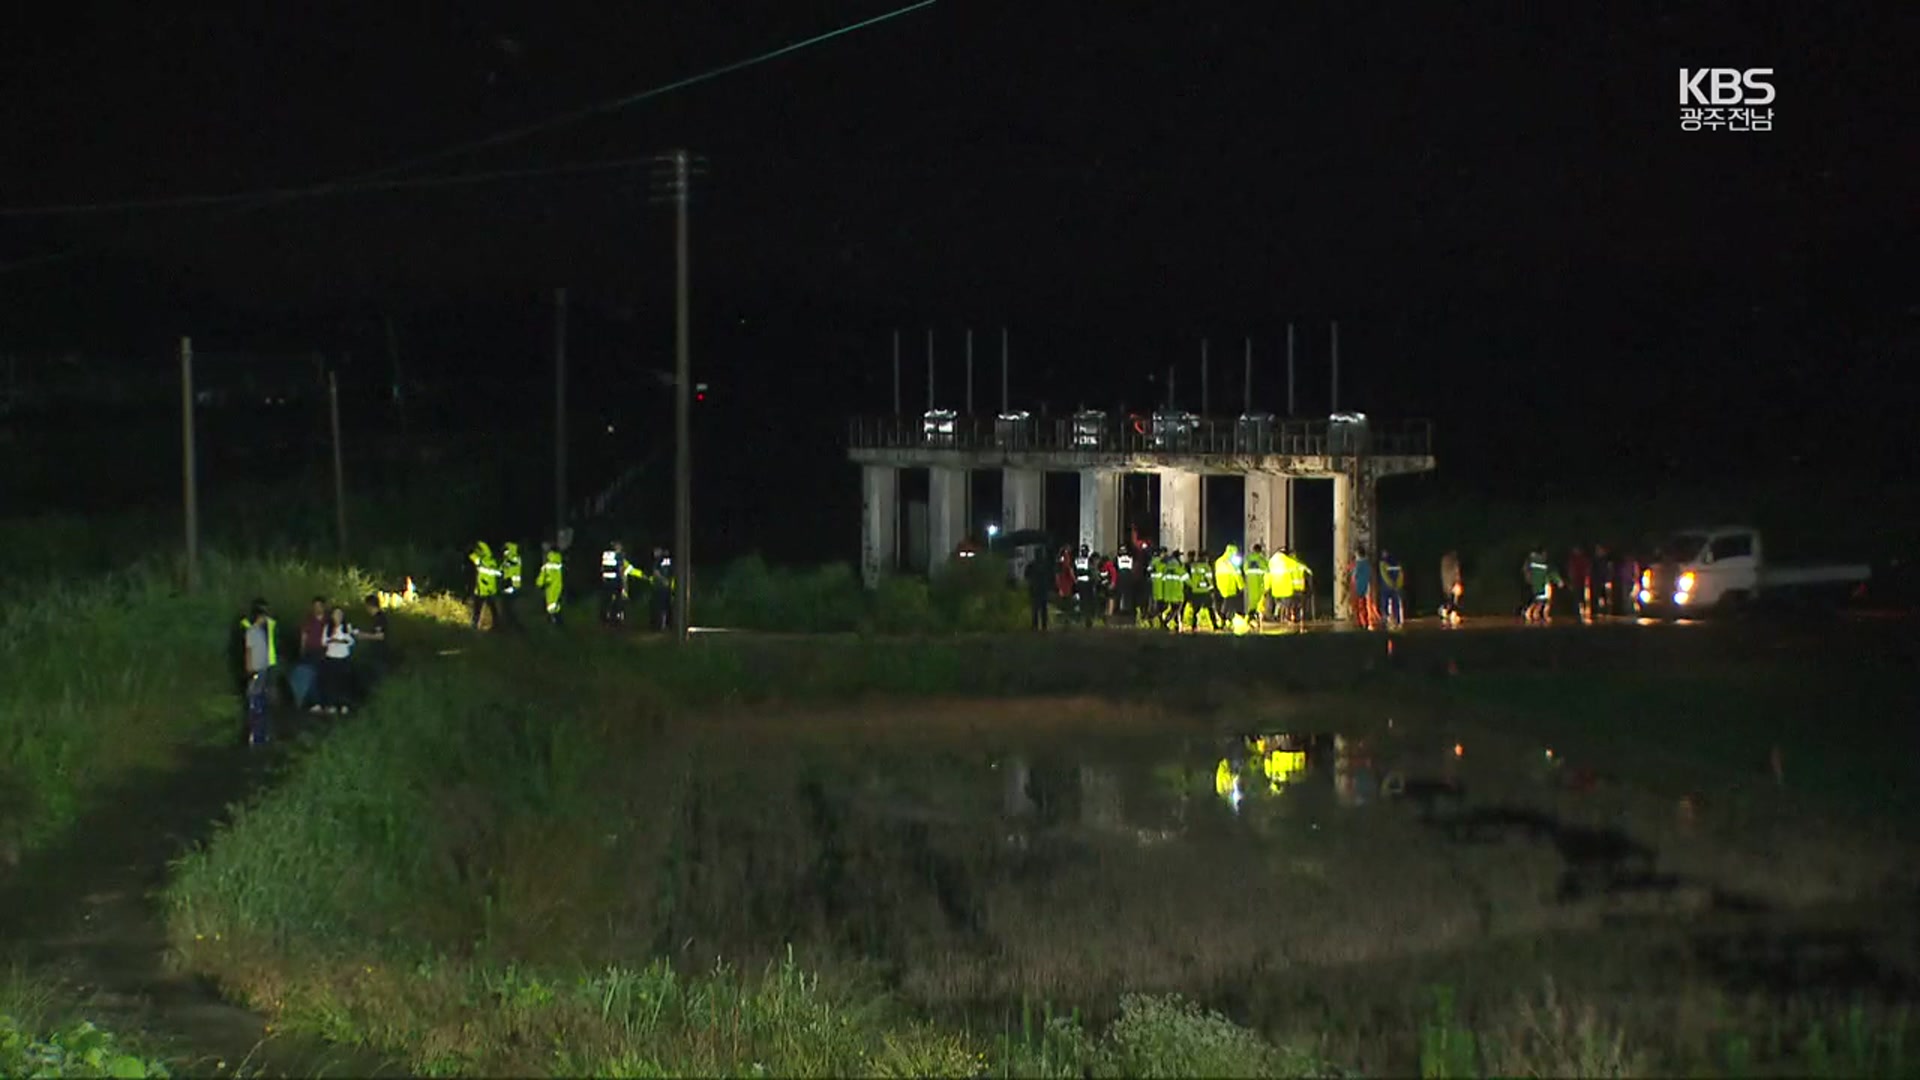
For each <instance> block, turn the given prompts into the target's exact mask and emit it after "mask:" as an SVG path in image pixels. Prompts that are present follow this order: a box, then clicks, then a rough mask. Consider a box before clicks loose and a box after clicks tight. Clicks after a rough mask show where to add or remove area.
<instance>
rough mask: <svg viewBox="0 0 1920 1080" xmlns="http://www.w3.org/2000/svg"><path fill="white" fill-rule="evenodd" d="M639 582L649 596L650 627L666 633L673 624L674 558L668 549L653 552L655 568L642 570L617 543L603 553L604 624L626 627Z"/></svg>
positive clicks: (652, 565)
mask: <svg viewBox="0 0 1920 1080" xmlns="http://www.w3.org/2000/svg"><path fill="white" fill-rule="evenodd" d="M635 582H638V583H639V584H638V586H637V587H638V588H639V589H640V590H643V591H644V592H645V593H646V595H647V626H648V628H649V629H651V630H654V631H658V632H665V631H666V630H667V629H668V627H670V626H671V625H672V622H673V591H674V588H675V585H674V570H673V555H672V553H671V552H669V551H668V550H667V549H666V548H663V547H656V548H654V549H653V561H652V564H651V566H641V565H640V564H638V563H635V562H634V561H632V560H631V559H629V558H627V553H626V549H625V548H623V547H622V546H621V545H620V541H618V540H615V541H614V542H612V543H611V544H608V545H607V549H606V550H605V551H603V552H601V553H600V622H601V624H602V625H604V626H613V627H619V626H625V625H626V622H627V605H628V603H629V602H630V601H631V600H632V599H633V592H634V589H635V587H636V586H635V584H634V583H635Z"/></svg>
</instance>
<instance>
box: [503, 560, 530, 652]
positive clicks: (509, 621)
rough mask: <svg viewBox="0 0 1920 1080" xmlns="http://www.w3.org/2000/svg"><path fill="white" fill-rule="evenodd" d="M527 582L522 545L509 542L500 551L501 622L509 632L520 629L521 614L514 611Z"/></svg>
mask: <svg viewBox="0 0 1920 1080" xmlns="http://www.w3.org/2000/svg"><path fill="white" fill-rule="evenodd" d="M525 581H526V568H525V567H524V566H523V565H522V564H521V561H520V545H519V543H518V542H517V541H513V540H509V541H507V543H506V546H504V547H503V548H501V551H500V621H501V623H502V624H503V625H505V626H506V627H507V629H509V630H517V629H519V627H520V613H519V612H517V611H515V610H514V609H513V605H514V604H515V603H517V602H518V601H519V598H520V586H521V585H522V584H524V583H525Z"/></svg>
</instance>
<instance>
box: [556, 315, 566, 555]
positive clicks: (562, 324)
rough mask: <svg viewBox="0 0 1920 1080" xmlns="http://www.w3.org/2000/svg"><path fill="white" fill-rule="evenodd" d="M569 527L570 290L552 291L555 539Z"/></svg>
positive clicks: (558, 538) (557, 539) (557, 540)
mask: <svg viewBox="0 0 1920 1080" xmlns="http://www.w3.org/2000/svg"><path fill="white" fill-rule="evenodd" d="M566 529H567V290H565V289H555V290H553V542H554V543H556V544H558V543H559V542H560V535H561V534H562V533H564V532H565V531H566Z"/></svg>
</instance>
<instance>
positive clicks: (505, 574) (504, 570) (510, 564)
mask: <svg viewBox="0 0 1920 1080" xmlns="http://www.w3.org/2000/svg"><path fill="white" fill-rule="evenodd" d="M521 572H522V568H521V566H520V545H519V544H508V545H507V549H506V553H505V555H504V556H503V557H502V558H501V560H500V581H501V583H502V584H503V585H504V586H505V587H506V591H507V595H508V596H512V595H513V594H514V593H516V592H519V591H520V575H521Z"/></svg>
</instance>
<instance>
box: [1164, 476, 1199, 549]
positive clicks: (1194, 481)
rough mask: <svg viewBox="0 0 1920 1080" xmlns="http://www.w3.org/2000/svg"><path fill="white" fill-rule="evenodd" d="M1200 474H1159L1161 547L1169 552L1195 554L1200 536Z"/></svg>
mask: <svg viewBox="0 0 1920 1080" xmlns="http://www.w3.org/2000/svg"><path fill="white" fill-rule="evenodd" d="M1200 525H1201V523H1200V474H1199V473H1190V472H1163V473H1161V474H1160V544H1161V546H1162V547H1165V548H1166V549H1167V550H1169V551H1195V550H1198V549H1199V547H1200V544H1201V540H1202V537H1201V535H1200V532H1201V528H1200Z"/></svg>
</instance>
